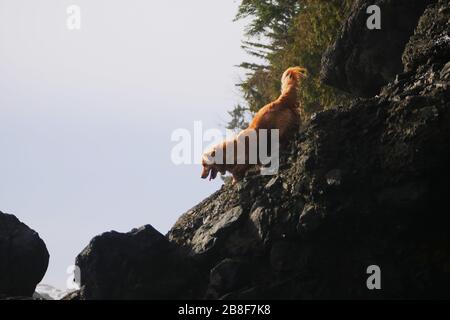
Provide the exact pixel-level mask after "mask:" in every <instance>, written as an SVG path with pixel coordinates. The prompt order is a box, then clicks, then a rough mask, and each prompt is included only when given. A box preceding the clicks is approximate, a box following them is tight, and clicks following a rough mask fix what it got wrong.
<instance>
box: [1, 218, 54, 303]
mask: <svg viewBox="0 0 450 320" xmlns="http://www.w3.org/2000/svg"><path fill="white" fill-rule="evenodd" d="M48 261H49V254H48V251H47V247H46V246H45V243H44V241H42V239H41V238H40V237H39V234H38V233H37V232H35V231H34V230H32V229H30V228H29V227H27V226H26V225H25V224H24V223H22V222H20V221H19V220H18V219H17V218H16V217H15V216H13V215H10V214H5V213H3V212H0V296H4V297H17V296H24V297H32V295H33V293H34V290H35V288H36V285H37V284H38V283H39V282H40V281H41V280H42V278H43V277H44V275H45V272H46V271H47V267H48Z"/></svg>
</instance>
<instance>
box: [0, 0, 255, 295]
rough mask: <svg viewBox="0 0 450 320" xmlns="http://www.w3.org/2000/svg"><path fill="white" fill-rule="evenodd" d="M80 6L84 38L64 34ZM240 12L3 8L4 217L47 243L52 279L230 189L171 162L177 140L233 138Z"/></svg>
mask: <svg viewBox="0 0 450 320" xmlns="http://www.w3.org/2000/svg"><path fill="white" fill-rule="evenodd" d="M72 4H75V5H78V6H79V7H80V8H81V30H76V31H70V30H68V28H67V26H66V19H67V13H66V9H67V7H68V6H69V5H72ZM238 4H239V2H237V1H234V2H233V1H230V0H214V1H211V0H192V1H185V0H172V1H154V0H72V1H66V0H39V1H36V0H0V115H1V118H0V119H1V125H0V152H1V156H0V176H1V183H0V211H3V212H8V213H12V214H15V215H16V216H17V217H18V218H19V219H20V220H21V221H23V222H24V223H26V224H27V225H28V226H30V227H31V228H33V229H34V230H36V231H37V232H39V234H40V236H41V237H42V239H43V240H44V241H45V243H46V245H47V248H48V250H49V252H50V256H51V257H50V266H49V269H48V271H47V274H46V276H45V278H44V280H43V281H42V282H43V283H47V284H51V285H53V286H56V287H58V288H60V289H65V283H66V279H67V277H68V275H67V274H66V269H67V267H68V266H70V265H73V264H74V260H75V257H76V255H77V254H78V253H79V252H81V250H82V249H83V248H84V247H85V246H86V245H87V244H88V243H89V241H90V240H91V238H92V237H94V236H95V235H98V234H101V233H103V232H106V231H110V230H117V231H120V232H127V231H130V230H131V229H132V228H134V227H139V226H142V225H144V224H151V225H153V226H154V227H155V228H156V229H158V230H159V231H161V232H162V233H165V232H167V231H168V230H169V228H170V227H171V226H172V225H173V223H174V222H175V221H176V219H177V218H178V217H179V216H180V215H181V214H182V213H184V212H186V211H187V210H188V209H190V208H191V207H193V206H194V205H195V204H197V203H198V202H199V201H201V200H202V199H204V198H205V197H207V196H208V195H210V194H211V193H212V192H213V191H215V190H217V188H219V187H220V184H221V181H220V179H218V180H217V181H215V182H208V181H205V180H201V179H200V177H199V176H200V171H201V168H200V167H199V165H181V166H176V165H174V164H173V163H172V161H171V149H172V148H173V146H174V145H175V143H174V142H172V141H171V134H172V132H173V131H174V130H176V129H178V128H186V129H188V130H190V131H193V128H194V121H197V120H201V121H202V124H203V127H204V128H205V129H208V128H220V129H222V130H223V129H224V125H225V124H226V122H227V120H228V115H227V111H228V110H230V109H231V108H232V107H233V105H235V104H236V103H237V102H239V101H240V98H241V97H240V93H239V91H238V90H237V88H236V87H235V86H234V85H235V84H236V83H237V82H239V79H240V78H242V77H243V72H242V70H240V69H238V68H236V67H235V65H237V64H239V63H241V62H242V61H247V60H248V57H247V55H246V54H245V53H244V52H243V50H242V49H241V48H240V44H241V40H243V34H244V23H243V22H239V23H236V22H233V21H232V20H233V18H234V15H235V13H236V10H237V6H238ZM81 276H82V275H81Z"/></svg>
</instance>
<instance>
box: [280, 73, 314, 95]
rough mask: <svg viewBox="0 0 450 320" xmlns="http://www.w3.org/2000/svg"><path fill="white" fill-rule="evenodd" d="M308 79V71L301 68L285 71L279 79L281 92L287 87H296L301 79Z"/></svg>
mask: <svg viewBox="0 0 450 320" xmlns="http://www.w3.org/2000/svg"><path fill="white" fill-rule="evenodd" d="M307 77H308V70H306V68H302V67H291V68H289V69H287V70H286V71H285V72H284V73H283V76H282V77H281V90H282V91H284V90H285V89H286V88H287V87H288V86H292V85H296V84H297V83H299V82H300V80H301V79H302V78H307Z"/></svg>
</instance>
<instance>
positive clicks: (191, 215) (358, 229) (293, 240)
mask: <svg viewBox="0 0 450 320" xmlns="http://www.w3.org/2000/svg"><path fill="white" fill-rule="evenodd" d="M375 2H376V1H375ZM418 2H420V1H418ZM418 2H416V1H415V2H414V3H418ZM387 3H391V5H392V6H394V8H396V5H394V4H393V2H391V1H388V2H387ZM395 3H402V4H403V5H404V6H405V8H409V7H408V3H409V1H408V2H404V1H397V2H395ZM392 10H393V9H392ZM406 11H407V10H406ZM449 18H450V4H449V3H448V1H439V2H438V3H437V4H435V5H433V6H431V7H429V8H428V9H427V10H426V11H425V13H424V15H423V17H422V18H421V21H420V23H419V27H418V29H417V32H416V34H415V35H414V36H413V37H412V38H411V40H410V42H409V44H408V45H407V46H406V50H405V53H404V56H403V60H404V61H405V64H407V65H406V66H405V68H406V70H407V72H404V73H400V74H398V75H397V76H396V79H395V81H392V82H391V83H389V84H388V85H387V86H385V87H384V88H383V89H382V90H381V93H380V95H379V96H378V97H374V98H371V99H366V100H357V101H355V102H353V103H352V104H351V105H348V106H340V107H336V108H335V109H333V110H328V111H324V112H320V113H317V114H316V115H315V116H313V117H312V119H311V121H310V123H309V124H307V125H305V127H304V128H303V129H302V131H301V132H300V133H299V134H298V136H297V139H296V140H295V141H294V142H293V143H292V148H291V149H290V150H287V151H286V152H285V153H283V154H282V157H281V159H280V163H281V167H280V171H279V173H278V174H277V175H276V176H248V177H246V178H245V179H244V180H243V181H242V182H239V183H238V184H236V185H228V184H227V185H224V186H223V187H222V188H221V189H220V190H219V191H217V192H216V193H214V194H213V195H211V196H210V197H209V198H207V199H205V200H204V201H203V202H201V203H200V204H198V205H197V206H195V207H194V208H192V209H191V210H189V211H188V212H187V213H185V214H184V215H182V216H181V217H180V219H179V220H178V221H177V222H176V224H175V225H174V227H173V228H172V229H171V230H170V231H169V233H168V234H167V235H166V237H163V236H162V235H160V234H159V233H157V232H156V231H155V230H153V228H151V227H146V228H144V229H141V230H137V231H136V230H135V231H133V232H132V233H130V234H125V235H123V234H117V233H107V234H105V235H102V236H100V237H99V238H95V239H94V240H93V241H92V243H91V244H90V246H89V247H88V248H87V249H86V250H85V251H84V252H83V253H82V254H81V255H80V256H79V257H78V260H77V261H78V265H79V266H80V267H81V275H82V277H81V280H82V284H83V290H82V292H81V296H78V298H80V297H81V298H82V299H83V298H93V297H94V298H107V297H114V298H119V297H120V298H130V297H138V298H164V297H179V298H184V297H190V298H198V299H201V298H213V299H218V298H221V299H245V298H247V299H251V298H258V299H282V298H284V299H324V298H340V299H347V298H348V299H355V298H359V299H381V298H383V299H394V298H450V268H449V266H450V233H449V232H448V230H449V227H450V215H449V214H448V210H447V209H445V208H446V207H447V206H448V203H447V199H448V198H449V197H450V188H448V182H449V181H450V170H449V169H448V164H449V163H450V90H449V86H450V83H449V82H450V81H449V79H450V67H449V55H448V50H449V49H450V42H449V41H448V38H447V36H446V35H445V32H448V30H449V29H450V28H449V27H448V21H449ZM386 22H388V21H386ZM352 26H353V27H352ZM349 28H350V29H349ZM351 28H357V30H359V31H357V30H353V29H351ZM346 32H347V33H349V34H350V33H351V34H355V33H357V32H360V28H359V27H358V26H356V27H355V23H350V24H349V25H348V26H346V28H344V33H346ZM443 33H444V34H443ZM386 36H387V35H386ZM389 37H390V36H389ZM388 39H390V38H388ZM357 40H358V41H360V42H361V41H362V42H363V43H362V44H361V45H359V42H355V43H354V47H356V48H362V47H364V41H365V40H364V37H363V38H362V39H360V38H354V41H357ZM385 42H387V41H385ZM374 50H378V49H374ZM379 50H381V49H379ZM382 53H383V54H384V51H382ZM425 57H427V59H425ZM329 63H330V64H332V63H336V65H340V63H341V60H339V59H337V60H330V61H329ZM355 72H356V71H355ZM365 72H367V75H376V74H377V73H378V71H377V70H373V69H368V70H366V71H365ZM362 82H364V81H362ZM372 265H376V266H379V268H380V270H381V275H380V276H381V290H369V289H368V287H367V280H368V278H369V276H370V275H369V274H368V273H367V270H368V268H369V267H370V266H372ZM183 280H184V281H183ZM139 286H140V287H139Z"/></svg>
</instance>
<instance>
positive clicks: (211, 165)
mask: <svg viewBox="0 0 450 320" xmlns="http://www.w3.org/2000/svg"><path fill="white" fill-rule="evenodd" d="M215 156H216V149H215V148H212V149H210V150H209V151H207V152H205V153H204V154H203V157H202V166H203V169H202V175H201V177H202V179H206V178H208V177H209V180H214V179H215V178H216V177H217V173H219V172H220V173H221V174H225V170H221V169H220V165H219V164H216V160H215Z"/></svg>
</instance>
